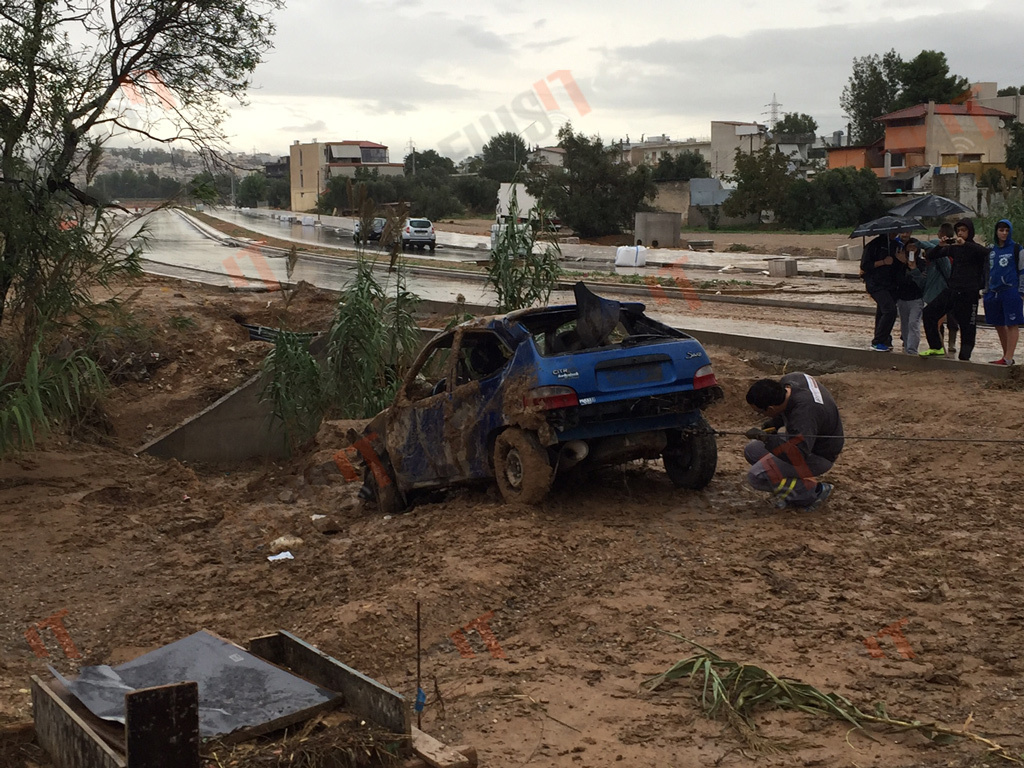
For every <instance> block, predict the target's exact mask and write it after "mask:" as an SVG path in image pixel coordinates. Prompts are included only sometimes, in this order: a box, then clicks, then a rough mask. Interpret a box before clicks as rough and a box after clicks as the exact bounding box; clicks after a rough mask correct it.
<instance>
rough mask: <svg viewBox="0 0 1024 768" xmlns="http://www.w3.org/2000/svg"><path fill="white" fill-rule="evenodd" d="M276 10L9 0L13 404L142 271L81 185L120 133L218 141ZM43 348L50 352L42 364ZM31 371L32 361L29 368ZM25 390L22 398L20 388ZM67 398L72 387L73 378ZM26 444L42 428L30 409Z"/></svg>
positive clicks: (2, 302) (5, 74)
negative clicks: (100, 291)
mask: <svg viewBox="0 0 1024 768" xmlns="http://www.w3.org/2000/svg"><path fill="white" fill-rule="evenodd" d="M280 4H281V3H280V2H279V0H254V1H253V2H248V3H239V2H238V0H176V2H166V3H163V2H152V0H119V2H117V3H110V4H107V3H104V2H100V0H82V2H77V3H70V4H69V3H63V2H58V0H32V1H30V0H7V1H6V2H4V4H3V11H2V27H0V60H2V62H3V63H2V64H0V94H2V98H0V324H9V323H12V322H13V321H15V320H16V321H17V324H18V325H17V332H16V333H15V334H14V338H15V341H14V347H15V349H14V350H13V354H12V355H11V356H9V357H8V356H6V355H5V356H4V357H5V358H6V359H7V360H9V361H12V362H11V363H10V364H9V365H7V366H6V368H4V369H3V370H2V371H0V374H2V376H3V381H0V385H11V386H3V388H2V389H0V424H11V423H12V422H10V421H9V420H7V419H6V418H5V414H7V413H8V411H6V410H4V409H5V408H6V406H7V405H8V404H10V403H11V402H12V400H11V394H12V393H16V392H18V391H22V392H24V391H26V390H25V387H28V386H31V383H32V382H33V381H34V380H35V379H36V378H37V376H36V374H37V373H38V371H37V370H33V366H38V365H40V363H39V362H38V361H39V360H45V359H47V355H48V353H49V351H50V349H51V348H52V347H53V346H55V342H56V340H57V336H58V331H60V330H61V327H60V324H61V323H62V322H64V321H65V320H66V319H68V318H71V317H74V316H78V317H86V316H89V315H90V314H92V309H91V308H92V307H94V306H95V305H94V303H93V299H92V297H91V295H90V293H89V290H90V288H91V287H92V286H93V285H94V284H100V285H107V286H109V285H112V284H113V283H114V282H115V281H116V280H118V279H120V278H122V277H124V276H130V275H132V274H137V273H138V270H139V262H138V252H137V250H136V244H137V243H127V242H125V239H124V238H122V237H119V236H118V232H117V231H115V230H114V229H113V228H112V225H111V223H110V219H109V217H107V216H105V215H103V210H102V206H101V205H100V204H99V203H98V201H97V200H95V199H94V198H92V197H90V196H89V195H87V194H86V193H85V192H83V191H82V189H81V186H80V185H81V184H82V182H83V181H84V183H85V184H88V183H89V181H91V179H92V178H93V177H94V176H95V173H96V169H97V167H98V164H99V160H100V158H101V155H102V151H103V144H104V142H105V141H106V140H107V139H109V138H110V137H111V136H113V135H122V136H123V135H125V134H129V135H134V136H136V137H148V138H150V139H154V140H157V141H163V142H167V143H170V142H174V141H185V142H188V143H191V144H192V145H193V146H195V147H197V148H206V149H209V148H211V147H214V146H216V145H217V144H219V143H220V142H221V141H222V140H223V135H222V133H221V131H220V127H219V126H220V124H221V121H222V119H223V117H224V115H225V106H224V101H225V99H235V100H242V98H243V96H244V93H245V89H246V87H247V86H248V82H249V77H250V75H251V73H252V71H253V70H254V69H255V67H256V65H257V64H258V63H259V61H260V57H261V55H262V53H263V52H264V51H265V50H267V49H268V48H269V45H270V36H271V34H272V31H273V25H272V23H271V22H270V20H269V17H270V11H271V10H273V9H276V8H278V7H279V6H280ZM39 351H42V353H43V354H42V355H40V354H39ZM33 361H35V362H33ZM19 381H21V382H22V384H23V386H22V388H21V389H20V390H19V389H18V387H17V386H16V383H17V382H19ZM64 383H65V384H66V385H67V387H68V389H67V390H66V391H68V392H69V393H70V392H71V391H72V390H71V381H70V379H67V378H65V379H64ZM27 416H28V417H29V421H25V420H17V424H18V426H17V427H16V428H15V429H16V430H17V433H18V439H19V440H20V441H21V442H23V443H28V442H30V441H31V439H32V435H31V426H30V424H35V425H37V426H40V425H44V424H46V423H47V419H48V414H46V413H44V412H41V411H40V410H39V409H34V410H33V411H32V412H30V413H29V414H27Z"/></svg>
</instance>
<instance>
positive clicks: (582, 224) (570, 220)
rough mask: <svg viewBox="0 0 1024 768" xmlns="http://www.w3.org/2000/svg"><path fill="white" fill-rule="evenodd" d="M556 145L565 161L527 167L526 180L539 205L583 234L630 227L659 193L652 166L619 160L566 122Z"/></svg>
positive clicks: (559, 132)
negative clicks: (562, 151) (555, 164)
mask: <svg viewBox="0 0 1024 768" xmlns="http://www.w3.org/2000/svg"><path fill="white" fill-rule="evenodd" d="M558 146H560V147H562V149H564V150H565V160H564V164H563V165H562V166H561V167H556V166H549V165H542V164H534V165H531V168H530V171H531V173H530V175H529V176H528V177H527V180H526V190H527V191H528V192H529V193H530V194H531V195H533V196H534V197H536V198H537V200H538V201H539V203H540V207H541V208H543V209H544V210H546V211H554V212H555V213H557V214H558V216H559V218H560V219H561V220H562V221H563V222H565V223H566V224H567V225H569V226H570V227H572V228H573V229H574V230H575V231H576V232H577V233H579V235H581V236H582V237H598V236H600V235H609V234H617V233H619V232H621V231H622V230H623V229H632V227H633V219H634V216H635V215H636V212H637V211H638V210H640V209H641V207H642V206H643V205H644V204H645V203H644V201H645V200H648V199H651V200H653V199H654V196H655V195H656V194H657V188H656V187H655V186H654V182H653V181H652V179H651V170H650V169H649V168H647V167H646V166H643V165H641V166H640V167H639V168H635V169H634V168H630V166H628V165H626V164H625V163H621V162H619V161H618V150H616V149H614V148H611V147H605V146H604V144H603V143H602V142H601V139H599V138H598V137H596V136H595V137H587V136H583V135H582V134H577V133H574V132H573V129H572V125H571V124H569V123H566V124H565V125H564V126H562V128H561V129H559V131H558Z"/></svg>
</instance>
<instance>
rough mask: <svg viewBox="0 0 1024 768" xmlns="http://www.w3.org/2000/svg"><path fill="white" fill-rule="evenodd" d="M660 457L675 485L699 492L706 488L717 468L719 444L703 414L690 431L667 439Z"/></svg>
mask: <svg viewBox="0 0 1024 768" xmlns="http://www.w3.org/2000/svg"><path fill="white" fill-rule="evenodd" d="M661 458H662V460H663V461H664V462H665V472H667V473H668V477H669V479H670V480H671V481H672V483H673V485H675V486H676V488H689V489H690V490H693V491H699V490H701V489H702V488H705V487H707V484H708V483H710V482H711V479H712V478H713V477H714V476H715V469H716V468H717V467H718V443H717V442H716V440H715V433H714V432H713V431H712V430H711V425H710V424H708V422H707V420H706V419H705V418H704V416H703V414H702V415H701V417H700V421H698V422H697V423H696V424H695V425H694V427H693V429H692V430H688V431H685V432H683V433H681V434H678V435H676V436H675V437H673V438H671V439H670V440H669V445H668V447H667V448H666V449H665V452H664V453H663V454H662V455H661Z"/></svg>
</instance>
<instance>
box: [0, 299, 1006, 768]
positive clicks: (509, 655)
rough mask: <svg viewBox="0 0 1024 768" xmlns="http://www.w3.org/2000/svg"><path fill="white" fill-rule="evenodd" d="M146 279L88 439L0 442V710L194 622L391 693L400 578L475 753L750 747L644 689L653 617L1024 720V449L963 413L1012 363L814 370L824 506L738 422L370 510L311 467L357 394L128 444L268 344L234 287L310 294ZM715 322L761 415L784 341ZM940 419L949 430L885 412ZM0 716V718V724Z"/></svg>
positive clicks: (777, 734)
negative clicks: (54, 622)
mask: <svg viewBox="0 0 1024 768" xmlns="http://www.w3.org/2000/svg"><path fill="white" fill-rule="evenodd" d="M137 301H138V304H137V309H136V311H137V312H139V313H140V316H141V315H144V316H145V317H147V318H151V319H152V328H153V338H155V339H157V340H159V341H160V349H161V352H162V354H164V355H166V357H167V358H168V362H167V363H166V364H164V365H162V366H159V367H156V368H155V369H153V370H151V371H149V379H148V380H141V381H134V380H126V381H125V382H123V383H122V384H121V385H120V386H119V387H118V388H117V390H116V391H115V392H113V393H112V394H111V397H110V399H109V402H108V406H107V407H108V411H109V416H110V419H111V422H112V424H113V428H114V433H113V436H112V437H111V438H110V439H109V440H108V442H107V443H106V444H103V445H97V444H95V443H91V442H82V441H79V440H77V439H74V438H71V437H69V436H67V435H54V436H53V437H51V438H50V439H48V440H47V441H45V442H44V444H43V446H42V448H41V449H40V450H39V451H36V452H34V453H32V454H27V455H24V456H21V457H15V458H12V459H7V460H5V461H4V462H3V463H2V464H0V527H2V530H3V531H4V553H5V557H4V562H5V564H4V576H3V578H4V581H3V584H4V596H5V597H4V601H3V605H2V606H0V723H5V722H16V721H20V720H25V719H27V718H29V717H30V716H31V712H30V709H29V697H28V695H27V688H28V678H29V675H31V674H36V673H38V674H45V665H46V663H53V664H54V665H55V666H56V667H58V668H59V669H61V670H62V671H63V672H69V673H73V672H74V671H75V670H76V669H77V668H78V666H79V665H81V664H98V663H107V662H110V661H112V660H114V661H116V660H125V659H127V658H132V657H134V656H135V655H138V654H139V653H141V652H143V651H144V650H147V649H150V648H153V647H157V646H159V645H163V644H166V643H169V642H172V641H174V640H177V639H179V638H181V637H183V636H185V635H188V634H191V633H192V632H194V631H196V630H198V629H200V628H205V629H208V630H210V631H212V632H216V633H218V634H221V635H223V636H225V637H227V638H229V639H232V640H235V641H238V642H245V641H246V640H247V639H248V638H249V637H253V636H256V635H261V634H265V633H268V632H271V631H274V630H277V629H282V628H283V629H287V630H289V631H291V632H294V633H295V634H297V635H298V636H299V637H302V638H304V639H305V640H307V641H309V642H311V643H314V644H315V645H318V646H319V647H321V648H322V649H323V650H324V651H326V652H327V653H329V654H331V655H332V656H334V657H336V658H339V659H341V660H342V661H345V662H346V663H349V664H352V665H353V666H355V667H356V668H358V669H360V670H361V671H363V672H365V673H367V674H369V675H371V676H373V677H375V678H377V679H379V680H381V681H383V682H385V683H386V684H388V685H390V686H392V687H394V688H395V689H396V690H398V691H399V692H401V693H403V694H406V695H408V696H409V697H410V698H411V697H412V696H413V694H414V693H415V687H416V679H415V669H416V659H415V648H416V634H415V627H416V610H417V604H419V606H420V609H421V614H422V618H423V636H422V648H423V659H422V662H423V675H424V676H423V679H422V681H421V686H422V687H423V688H424V689H425V691H426V692H427V708H426V710H425V712H424V713H423V727H424V729H425V730H427V731H428V732H430V733H432V734H435V735H437V736H438V737H439V738H441V739H442V740H444V741H447V742H449V743H470V744H473V745H475V746H476V747H477V748H478V750H479V752H480V755H481V764H483V765H522V764H526V763H529V764H530V765H537V766H548V765H551V766H554V765H567V764H579V765H587V766H612V765H704V764H711V763H721V764H723V765H733V764H735V765H739V764H743V763H745V762H746V761H745V759H744V758H743V753H742V752H741V750H742V749H744V748H745V747H744V744H745V742H744V741H742V739H741V738H740V737H739V736H738V735H737V734H736V733H735V732H734V731H733V730H731V729H730V728H729V727H728V726H727V725H726V724H725V723H723V722H718V721H712V720H708V719H706V718H705V717H703V715H702V714H701V713H700V710H699V704H698V702H697V700H698V699H699V695H700V691H699V690H692V689H690V688H689V687H688V686H687V685H685V684H676V685H675V686H670V687H666V688H665V689H664V690H663V691H660V692H657V693H655V694H650V695H641V694H640V693H639V686H640V683H641V682H642V681H643V680H644V679H646V678H648V677H650V676H652V675H654V674H657V673H659V672H662V671H664V670H665V669H667V668H668V667H670V666H671V665H672V664H673V663H674V662H676V661H677V660H679V659H681V658H683V657H685V656H688V655H690V653H691V652H692V648H691V647H690V646H688V645H687V644H685V643H682V642H680V641H678V640H676V639H674V638H672V637H670V636H668V635H665V634H662V633H660V632H657V631H656V630H657V629H664V630H668V631H671V632H675V633H678V634H680V635H682V636H685V637H687V638H690V639H691V640H694V641H696V642H699V643H701V644H702V645H706V646H708V647H710V648H712V649H713V650H714V651H716V652H717V653H719V654H721V655H722V656H723V657H725V658H728V659H735V660H740V661H743V660H749V661H752V662H754V663H756V664H759V665H761V666H764V667H767V668H768V669H771V670H772V671H773V672H775V673H777V674H780V675H789V676H792V677H796V678H799V679H801V680H803V681H805V682H808V683H811V684H813V685H815V686H818V687H819V688H821V689H822V690H826V691H835V692H837V693H839V694H841V695H843V696H845V697H848V698H850V699H851V700H852V701H854V702H855V703H857V704H859V705H861V706H862V708H865V709H868V710H870V709H871V708H872V707H873V705H874V702H876V701H884V702H885V705H886V707H887V708H888V711H889V712H890V713H892V714H896V715H906V716H907V717H912V718H917V719H921V720H930V719H932V718H937V719H941V720H943V721H946V722H949V723H963V722H965V721H966V720H968V717H969V716H973V725H972V729H974V730H976V731H977V732H979V733H988V734H991V735H992V736H993V738H995V740H996V741H999V742H1001V743H1002V742H1005V743H1008V744H1010V745H1012V746H1013V747H1014V749H1015V751H1016V753H1019V752H1020V751H1021V749H1024V742H1022V741H1021V738H1020V729H1019V723H1020V722H1021V719H1022V715H1024V708H1022V705H1021V701H1024V698H1022V697H1024V688H1022V686H1021V684H1020V682H1019V681H1020V680H1021V675H1022V672H1024V669H1022V663H1021V661H1020V659H1019V658H1018V655H1019V654H1018V652H1017V650H1016V649H1017V647H1018V646H1019V645H1020V644H1021V641H1022V640H1024V618H1022V615H1021V611H1020V606H1019V601H1020V594H1021V593H1022V591H1024V571H1022V569H1021V568H1020V566H1019V564H1018V561H1019V559H1020V558H1019V552H1020V548H1021V544H1022V534H1021V526H1022V523H1024V511H1022V507H1021V505H1020V504H1019V503H1016V502H1015V501H1014V500H1015V499H1016V498H1017V497H1018V496H1019V492H1020V482H1019V471H1018V468H1019V464H1020V451H1021V448H1020V444H1019V443H1017V444H1014V443H1004V444H993V443H988V444H984V443H983V444H977V443H971V442H969V440H970V439H971V438H977V437H984V438H987V439H1008V440H1012V439H1017V438H1019V435H1020V434H1021V431H1022V428H1024V416H1022V415H1021V411H1020V408H1019V397H1020V395H1019V392H1018V391H1016V390H1014V389H1003V388H998V387H992V386H985V384H984V383H983V382H982V381H980V380H979V379H977V378H975V377H973V376H971V375H969V374H963V373H959V372H957V373H935V372H927V373H906V372H899V371H895V370H893V371H887V370H882V371H836V372H831V373H823V374H822V375H821V377H820V378H821V381H822V382H823V383H824V384H825V385H826V386H827V387H828V388H829V389H830V390H831V392H832V393H833V394H834V395H835V397H836V400H837V402H838V403H839V405H840V408H841V409H842V412H843V415H844V420H845V423H846V427H847V432H848V434H849V435H850V436H851V439H850V440H849V441H848V443H847V448H846V450H845V451H844V453H843V455H842V456H841V457H840V460H839V462H838V463H837V465H836V467H835V469H834V470H833V471H832V473H831V474H830V479H832V481H833V482H835V484H836V492H835V493H834V494H833V496H832V499H831V500H830V502H829V505H828V506H827V507H826V508H825V510H824V511H823V512H820V513H815V514H801V513H797V512H792V511H784V512H776V511H774V510H773V509H772V507H771V506H770V505H769V504H768V503H767V500H766V499H764V498H763V497H762V496H761V495H759V494H756V493H754V492H753V491H751V490H749V489H748V488H747V487H746V485H745V483H744V480H743V473H744V470H745V463H744V461H743V459H742V456H741V455H740V449H741V447H742V445H743V439H742V438H740V437H736V436H735V435H726V436H723V437H721V438H720V439H719V468H718V472H717V474H716V476H715V478H714V480H713V481H712V483H711V485H710V486H709V487H708V488H707V489H706V490H705V491H703V492H701V493H684V492H680V491H678V490H676V489H675V488H674V487H673V486H672V484H671V483H670V482H669V480H668V478H667V477H666V475H665V473H664V470H663V468H662V466H661V465H660V463H659V462H650V463H636V464H631V465H628V466H626V467H620V468H618V469H615V470H612V471H608V472H605V473H603V474H600V475H596V476H590V477H587V478H584V479H580V480H577V481H575V482H570V483H558V484H556V487H555V489H554V491H553V493H552V494H551V496H550V497H549V498H548V499H547V500H546V501H545V503H544V504H543V505H541V506H539V507H511V506H508V505H505V504H503V503H502V502H501V500H500V497H499V495H498V494H497V492H496V489H495V488H494V487H482V488H466V489H459V490H454V491H451V492H449V493H446V494H437V495H435V496H434V497H432V498H430V499H428V500H427V501H425V502H424V503H422V504H420V505H419V506H417V507H416V508H415V509H414V510H413V511H412V512H410V513H409V514H405V515H401V516H397V517H387V516H382V515H380V514H378V513H377V512H376V511H375V510H374V509H372V508H366V507H364V506H362V505H361V504H360V503H359V502H358V500H357V499H356V493H357V490H358V488H357V486H358V482H356V483H346V482H345V481H344V478H343V477H341V475H340V472H337V473H336V472H333V471H331V468H330V465H331V463H332V457H333V455H334V454H335V453H336V452H337V450H338V449H339V448H340V447H342V446H343V445H344V441H345V436H346V435H347V434H348V430H349V429H351V428H357V429H358V428H359V427H360V426H361V423H360V422H328V423H326V424H324V425H323V427H322V428H321V430H320V433H319V435H318V437H317V440H316V442H315V443H314V444H313V445H311V446H310V447H309V450H308V452H306V453H303V454H302V455H299V456H296V457H295V458H294V459H292V460H290V461H282V462H266V463H264V462H253V463H250V464H248V465H245V466H239V467H234V468H229V469H227V470H225V469H224V468H220V469H217V470H214V469H212V468H204V467H200V466H196V467H193V466H183V465H181V464H178V463H176V462H164V461H158V460H156V459H152V458H149V457H146V456H135V455H133V451H134V450H135V449H136V448H137V446H138V444H139V441H140V439H141V438H143V437H144V436H145V435H148V434H151V433H152V432H155V431H158V430H160V429H162V428H164V427H165V426H169V425H170V424H171V423H174V421H176V420H177V419H179V418H181V417H182V416H184V415H186V414H188V413H191V412H193V411H195V410H197V409H198V408H199V407H201V405H202V404H205V403H208V402H210V400H211V398H213V397H216V396H218V393H220V394H223V392H225V391H227V390H228V389H229V388H230V387H231V386H233V385H234V383H237V382H238V381H239V380H240V379H242V378H243V377H245V376H247V375H248V374H249V373H251V372H252V371H254V370H256V368H257V367H258V365H259V363H260V361H261V360H262V357H263V355H264V354H265V351H266V349H267V346H266V345H265V344H263V343H262V342H249V341H248V336H247V334H245V333H244V332H243V330H244V329H240V326H238V324H237V322H235V320H234V319H233V318H234V316H235V315H238V314H240V315H243V316H245V317H247V318H249V319H258V320H261V321H262V320H265V319H266V320H269V319H270V318H271V317H275V316H276V317H278V318H281V319H287V320H289V321H293V322H296V324H297V326H298V318H301V319H302V321H303V325H302V326H298V327H302V328H311V327H315V324H317V323H320V322H323V321H324V320H325V319H326V318H327V317H329V315H330V312H331V310H332V307H331V302H330V301H329V300H328V299H327V298H325V297H322V296H319V295H318V294H317V292H315V291H308V290H304V289H300V290H299V291H296V296H295V297H293V299H292V300H291V304H290V305H289V306H288V307H287V308H285V307H282V306H279V304H280V303H282V302H283V301H284V297H283V296H280V295H271V296H267V295H260V296H253V295H246V294H226V293H224V292H220V291H216V290H211V289H202V288H198V287H195V286H189V285H186V284H179V283H174V282H168V281H160V280H156V279H147V280H146V281H144V291H143V294H142V295H141V296H140V297H139V299H138V300H137ZM268 303H269V304H270V306H267V305H268ZM272 312H276V314H271V313H272ZM175 317H180V318H188V319H190V320H191V321H192V324H189V323H185V322H182V321H174V320H173V318H175ZM307 321H308V322H307ZM709 352H710V354H711V357H712V360H713V361H714V363H715V369H716V372H717V374H718V377H719V380H720V383H721V384H722V386H723V388H724V390H725V394H726V398H725V400H724V401H723V402H721V403H720V404H717V405H716V406H714V407H713V408H712V409H711V410H710V411H709V413H708V418H709V420H710V421H711V423H712V425H713V426H715V427H716V428H718V429H721V430H723V431H725V432H730V433H737V432H742V431H743V430H745V429H746V428H748V427H749V426H750V425H751V424H753V423H755V422H756V421H757V420H756V418H754V416H753V414H752V413H751V412H750V411H749V410H748V409H747V408H746V406H745V404H744V402H743V396H744V394H745V392H746V389H747V387H748V386H749V384H750V383H751V382H752V381H753V380H755V379H757V378H760V377H762V376H765V375H772V376H775V375H779V374H781V373H782V372H783V369H785V370H788V371H791V370H793V369H792V367H790V366H788V365H787V363H785V362H784V361H777V362H775V361H764V360H758V359H753V358H751V357H749V356H747V355H741V354H738V353H734V352H731V351H729V350H724V349H715V348H711V349H710V350H709ZM147 426H151V429H147V428H146V427H147ZM942 436H948V437H951V438H953V439H954V441H953V442H934V441H919V442H917V441H911V440H907V439H904V438H913V437H920V438H934V437H942ZM321 516H323V517H321ZM314 518H316V519H314ZM326 518H330V523H331V524H330V525H325V524H324V523H323V520H324V519H326ZM284 535H289V536H295V537H298V538H301V539H302V543H301V544H299V545H296V546H295V547H294V548H293V550H292V553H293V555H294V557H295V559H294V560H292V561H284V562H270V561H268V559H267V557H268V555H269V554H271V543H272V542H273V541H274V540H275V539H277V538H278V537H280V536H284ZM61 611H67V613H66V614H64V615H63V618H62V619H61V620H62V621H63V624H64V625H65V626H66V627H67V629H68V631H69V633H70V637H71V638H72V640H73V641H74V644H75V646H76V649H77V650H78V651H80V652H81V654H82V658H81V659H73V658H68V657H67V656H66V655H65V654H64V652H63V651H62V650H61V648H60V647H59V646H58V644H57V643H56V640H55V638H54V636H53V635H52V634H51V633H49V632H48V631H45V630H44V631H42V637H43V639H44V641H45V643H46V645H47V648H48V651H49V653H50V657H49V658H38V657H36V655H35V654H34V653H33V650H32V648H31V647H30V645H29V644H28V643H27V642H26V640H25V633H26V630H27V629H28V628H29V627H30V626H32V625H33V624H39V623H41V622H45V621H46V620H47V618H48V617H52V616H55V615H58V614H60V612H61ZM866 641H870V642H866ZM872 644H873V645H872ZM756 722H757V725H758V727H759V731H760V733H761V734H762V735H764V736H767V737H770V738H776V739H784V740H788V741H791V742H795V743H797V744H798V745H799V746H797V747H796V748H795V749H794V750H793V751H790V752H786V753H783V754H782V755H779V756H776V757H767V758H764V759H765V762H766V763H767V764H773V765H796V764H801V765H852V764H856V765H860V766H893V765H908V766H909V765H915V766H923V765H935V766H938V765H942V766H947V765H954V766H967V765H980V764H981V762H982V761H983V760H991V759H992V758H990V757H986V756H985V753H984V751H983V749H982V748H981V747H980V746H977V745H975V744H972V743H970V742H968V741H964V740H960V741H957V742H955V743H953V744H951V745H948V746H943V747H935V746H932V745H930V743H929V742H928V741H927V739H926V738H925V737H924V736H923V735H921V733H919V732H910V733H891V732H888V733H887V732H884V731H877V730H876V731H873V732H872V734H871V739H869V738H868V737H867V736H866V735H862V734H861V733H860V732H857V731H852V732H851V731H850V728H849V725H848V724H843V723H839V722H833V721H824V720H819V719H814V718H811V717H810V716H807V715H804V714H802V713H797V712H781V711H774V710H771V709H768V708H765V709H763V710H762V711H761V713H760V714H759V715H757V717H756ZM872 739H873V740H872ZM11 744H12V743H11V742H10V741H4V739H2V738H0V754H3V755H7V754H11V752H10V750H11V749H13V748H14V747H12V745H11ZM19 748H20V747H19ZM4 749H8V752H4V751H3V750H4ZM33 759H35V758H33ZM36 762H38V761H36ZM14 764H17V763H14Z"/></svg>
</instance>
